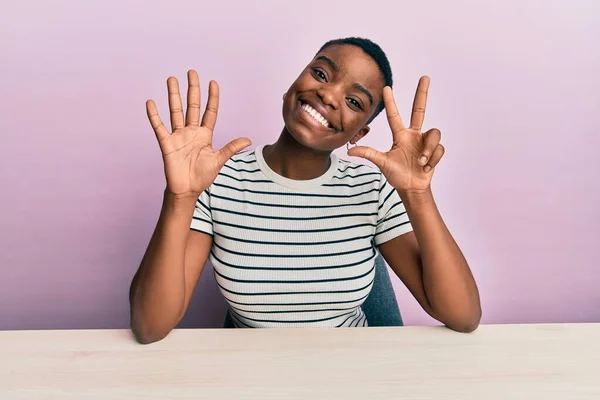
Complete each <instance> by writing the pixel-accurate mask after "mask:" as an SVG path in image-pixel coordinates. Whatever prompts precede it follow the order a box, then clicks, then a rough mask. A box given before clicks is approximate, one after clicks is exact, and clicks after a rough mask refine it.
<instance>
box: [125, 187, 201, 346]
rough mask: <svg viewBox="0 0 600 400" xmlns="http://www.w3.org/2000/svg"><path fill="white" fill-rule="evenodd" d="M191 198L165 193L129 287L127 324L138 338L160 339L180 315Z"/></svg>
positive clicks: (192, 204) (191, 212)
mask: <svg viewBox="0 0 600 400" xmlns="http://www.w3.org/2000/svg"><path fill="white" fill-rule="evenodd" d="M194 204H195V199H184V200H181V199H179V200H178V199H175V198H173V197H172V196H170V195H168V194H165V196H164V198H163V204H162V208H161V212H160V217H159V219H158V222H157V225H156V228H155V230H154V233H153V235H152V238H151V240H150V243H149V245H148V248H147V250H146V253H145V254H144V257H143V259H142V262H141V264H140V267H139V269H138V271H137V273H136V275H135V277H134V279H133V281H132V284H131V289H130V311H131V328H132V331H133V333H134V334H135V336H136V338H137V339H138V341H140V342H142V343H149V342H153V341H156V340H160V339H162V338H163V337H164V336H166V335H167V334H168V332H169V331H170V330H171V329H172V328H173V327H174V326H175V325H176V324H177V322H178V321H179V319H180V318H181V313H182V310H183V307H184V299H185V247H186V242H187V237H188V234H189V229H190V222H191V220H192V215H193V212H194Z"/></svg>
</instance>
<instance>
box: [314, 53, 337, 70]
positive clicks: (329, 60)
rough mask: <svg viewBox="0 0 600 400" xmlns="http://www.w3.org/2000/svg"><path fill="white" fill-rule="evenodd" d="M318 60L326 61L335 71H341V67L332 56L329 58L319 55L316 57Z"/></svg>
mask: <svg viewBox="0 0 600 400" xmlns="http://www.w3.org/2000/svg"><path fill="white" fill-rule="evenodd" d="M316 60H320V61H325V62H326V63H327V64H328V65H329V66H330V67H331V69H332V70H334V71H335V72H339V71H340V67H338V65H337V64H336V63H335V62H333V60H332V59H331V58H329V57H327V56H318V57H317V58H316Z"/></svg>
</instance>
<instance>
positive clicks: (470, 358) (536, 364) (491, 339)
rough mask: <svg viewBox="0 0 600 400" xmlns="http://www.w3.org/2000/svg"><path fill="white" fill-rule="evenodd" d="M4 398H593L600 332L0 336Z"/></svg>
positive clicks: (550, 328)
mask: <svg viewBox="0 0 600 400" xmlns="http://www.w3.org/2000/svg"><path fill="white" fill-rule="evenodd" d="M0 399H2V400H12V399H44V400H49V399H61V400H62V399H65V400H66V399H77V400H84V399H98V400H100V399H101V400H109V399H123V400H125V399H127V400H132V399H145V400H146V399H161V400H166V399H207V400H212V399H373V400H378V399H486V400H492V399H510V400H513V399H527V400H536V399H543V400H548V399H561V400H564V399H569V400H570V399H595V400H598V399H600V324H565V325H484V326H481V327H480V328H479V329H478V330H477V331H476V332H474V333H471V334H460V333H456V332H453V331H450V330H449V329H446V328H442V327H402V328H356V329H354V328H343V329H326V330H319V329H302V328H296V329H256V330H252V329H230V330H220V329H219V330H175V331H173V332H172V333H171V334H170V335H169V336H168V337H167V338H166V339H164V340H162V341H160V342H157V343H154V344H151V345H140V344H137V343H136V342H135V341H134V340H133V338H132V336H131V334H130V332H129V331H127V330H88V331H85V330H84V331H77V330H74V331H5V332H0Z"/></svg>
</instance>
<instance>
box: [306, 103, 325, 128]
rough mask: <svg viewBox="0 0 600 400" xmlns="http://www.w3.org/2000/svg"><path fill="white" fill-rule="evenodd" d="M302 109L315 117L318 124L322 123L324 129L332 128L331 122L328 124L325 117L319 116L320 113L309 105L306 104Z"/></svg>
mask: <svg viewBox="0 0 600 400" xmlns="http://www.w3.org/2000/svg"><path fill="white" fill-rule="evenodd" d="M302 109H303V110H304V111H306V112H307V113H308V114H309V115H310V116H311V117H313V119H314V120H315V121H317V122H318V123H320V124H321V125H323V126H324V127H326V128H329V127H330V126H331V125H330V124H329V122H327V120H326V119H325V117H323V116H322V115H321V114H319V112H318V111H317V110H315V109H314V108H312V107H311V106H309V105H308V104H306V103H305V104H304V105H302Z"/></svg>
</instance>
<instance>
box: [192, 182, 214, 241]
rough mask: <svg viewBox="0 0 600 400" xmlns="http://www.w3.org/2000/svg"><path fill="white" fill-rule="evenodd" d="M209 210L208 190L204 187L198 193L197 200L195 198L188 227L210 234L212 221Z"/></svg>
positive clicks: (211, 232)
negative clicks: (203, 189) (194, 205)
mask: <svg viewBox="0 0 600 400" xmlns="http://www.w3.org/2000/svg"><path fill="white" fill-rule="evenodd" d="M210 210H211V209H210V190H209V189H206V190H205V191H203V192H202V193H201V194H200V196H199V197H198V200H196V207H195V208H194V215H193V216H192V223H191V226H190V229H192V230H194V231H198V232H204V233H206V234H208V235H211V236H212V234H213V222H212V213H211V211H210Z"/></svg>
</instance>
